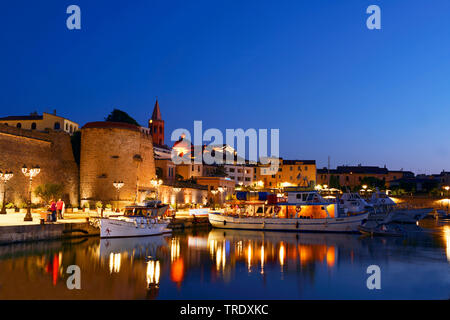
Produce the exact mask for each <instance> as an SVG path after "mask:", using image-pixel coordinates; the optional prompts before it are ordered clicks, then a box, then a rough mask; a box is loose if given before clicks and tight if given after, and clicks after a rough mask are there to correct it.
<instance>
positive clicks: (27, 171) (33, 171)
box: [22, 165, 41, 221]
mask: <svg viewBox="0 0 450 320" xmlns="http://www.w3.org/2000/svg"><path fill="white" fill-rule="evenodd" d="M39 172H41V168H40V167H39V166H34V167H33V168H31V169H28V168H27V166H26V165H23V167H22V173H23V174H24V175H25V177H29V180H30V182H29V185H28V208H27V214H26V215H25V218H23V221H33V217H32V216H31V184H32V182H33V178H34V177H36V176H37V175H38V174H39Z"/></svg>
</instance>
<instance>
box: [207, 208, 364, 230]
mask: <svg viewBox="0 0 450 320" xmlns="http://www.w3.org/2000/svg"><path fill="white" fill-rule="evenodd" d="M208 216H209V222H210V223H211V225H212V226H213V227H214V228H221V229H246V230H267V231H293V232H349V233H352V232H359V230H358V227H359V226H360V225H361V224H362V222H363V221H364V220H366V219H367V217H368V213H364V214H359V215H354V216H348V217H339V218H327V219H301V218H295V219H280V218H253V217H242V218H239V217H232V216H224V215H221V214H216V213H210V214H209V215H208Z"/></svg>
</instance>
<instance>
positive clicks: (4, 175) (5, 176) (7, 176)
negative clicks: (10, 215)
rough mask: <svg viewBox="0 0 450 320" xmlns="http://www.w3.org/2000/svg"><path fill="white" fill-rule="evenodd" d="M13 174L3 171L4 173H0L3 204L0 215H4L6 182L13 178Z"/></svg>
mask: <svg viewBox="0 0 450 320" xmlns="http://www.w3.org/2000/svg"><path fill="white" fill-rule="evenodd" d="M13 175H14V174H13V172H12V171H5V173H3V172H2V171H0V180H2V182H3V203H2V211H1V212H0V214H6V203H5V202H6V183H7V182H8V180H9V179H11V178H12V177H13Z"/></svg>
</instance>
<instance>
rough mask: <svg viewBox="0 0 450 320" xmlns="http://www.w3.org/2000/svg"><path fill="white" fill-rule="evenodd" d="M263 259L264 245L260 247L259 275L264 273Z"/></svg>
mask: <svg viewBox="0 0 450 320" xmlns="http://www.w3.org/2000/svg"><path fill="white" fill-rule="evenodd" d="M264 258H265V254H264V245H262V246H261V274H263V273H264Z"/></svg>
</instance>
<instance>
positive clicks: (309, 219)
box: [209, 191, 368, 232]
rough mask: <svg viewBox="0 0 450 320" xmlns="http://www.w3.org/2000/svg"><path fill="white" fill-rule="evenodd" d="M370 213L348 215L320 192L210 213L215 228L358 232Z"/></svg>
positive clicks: (301, 193) (290, 193)
mask: <svg viewBox="0 0 450 320" xmlns="http://www.w3.org/2000/svg"><path fill="white" fill-rule="evenodd" d="M367 217H368V212H364V213H361V214H355V215H353V214H349V213H348V212H345V211H344V210H342V209H341V208H340V206H339V203H330V202H327V201H326V200H325V199H323V198H322V197H321V196H320V194H319V193H318V192H317V191H299V192H289V193H288V197H287V201H285V202H281V201H270V199H269V201H259V202H253V203H248V204H247V205H246V206H245V207H244V209H243V211H241V210H240V209H239V210H238V212H236V211H231V212H230V211H225V212H224V213H223V214H219V213H210V214H209V222H210V223H211V225H212V226H213V227H215V228H223V229H248V230H271V231H275V230H276V231H297V232H300V231H308V232H358V226H360V225H361V224H362V223H363V222H364V221H365V220H367Z"/></svg>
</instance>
